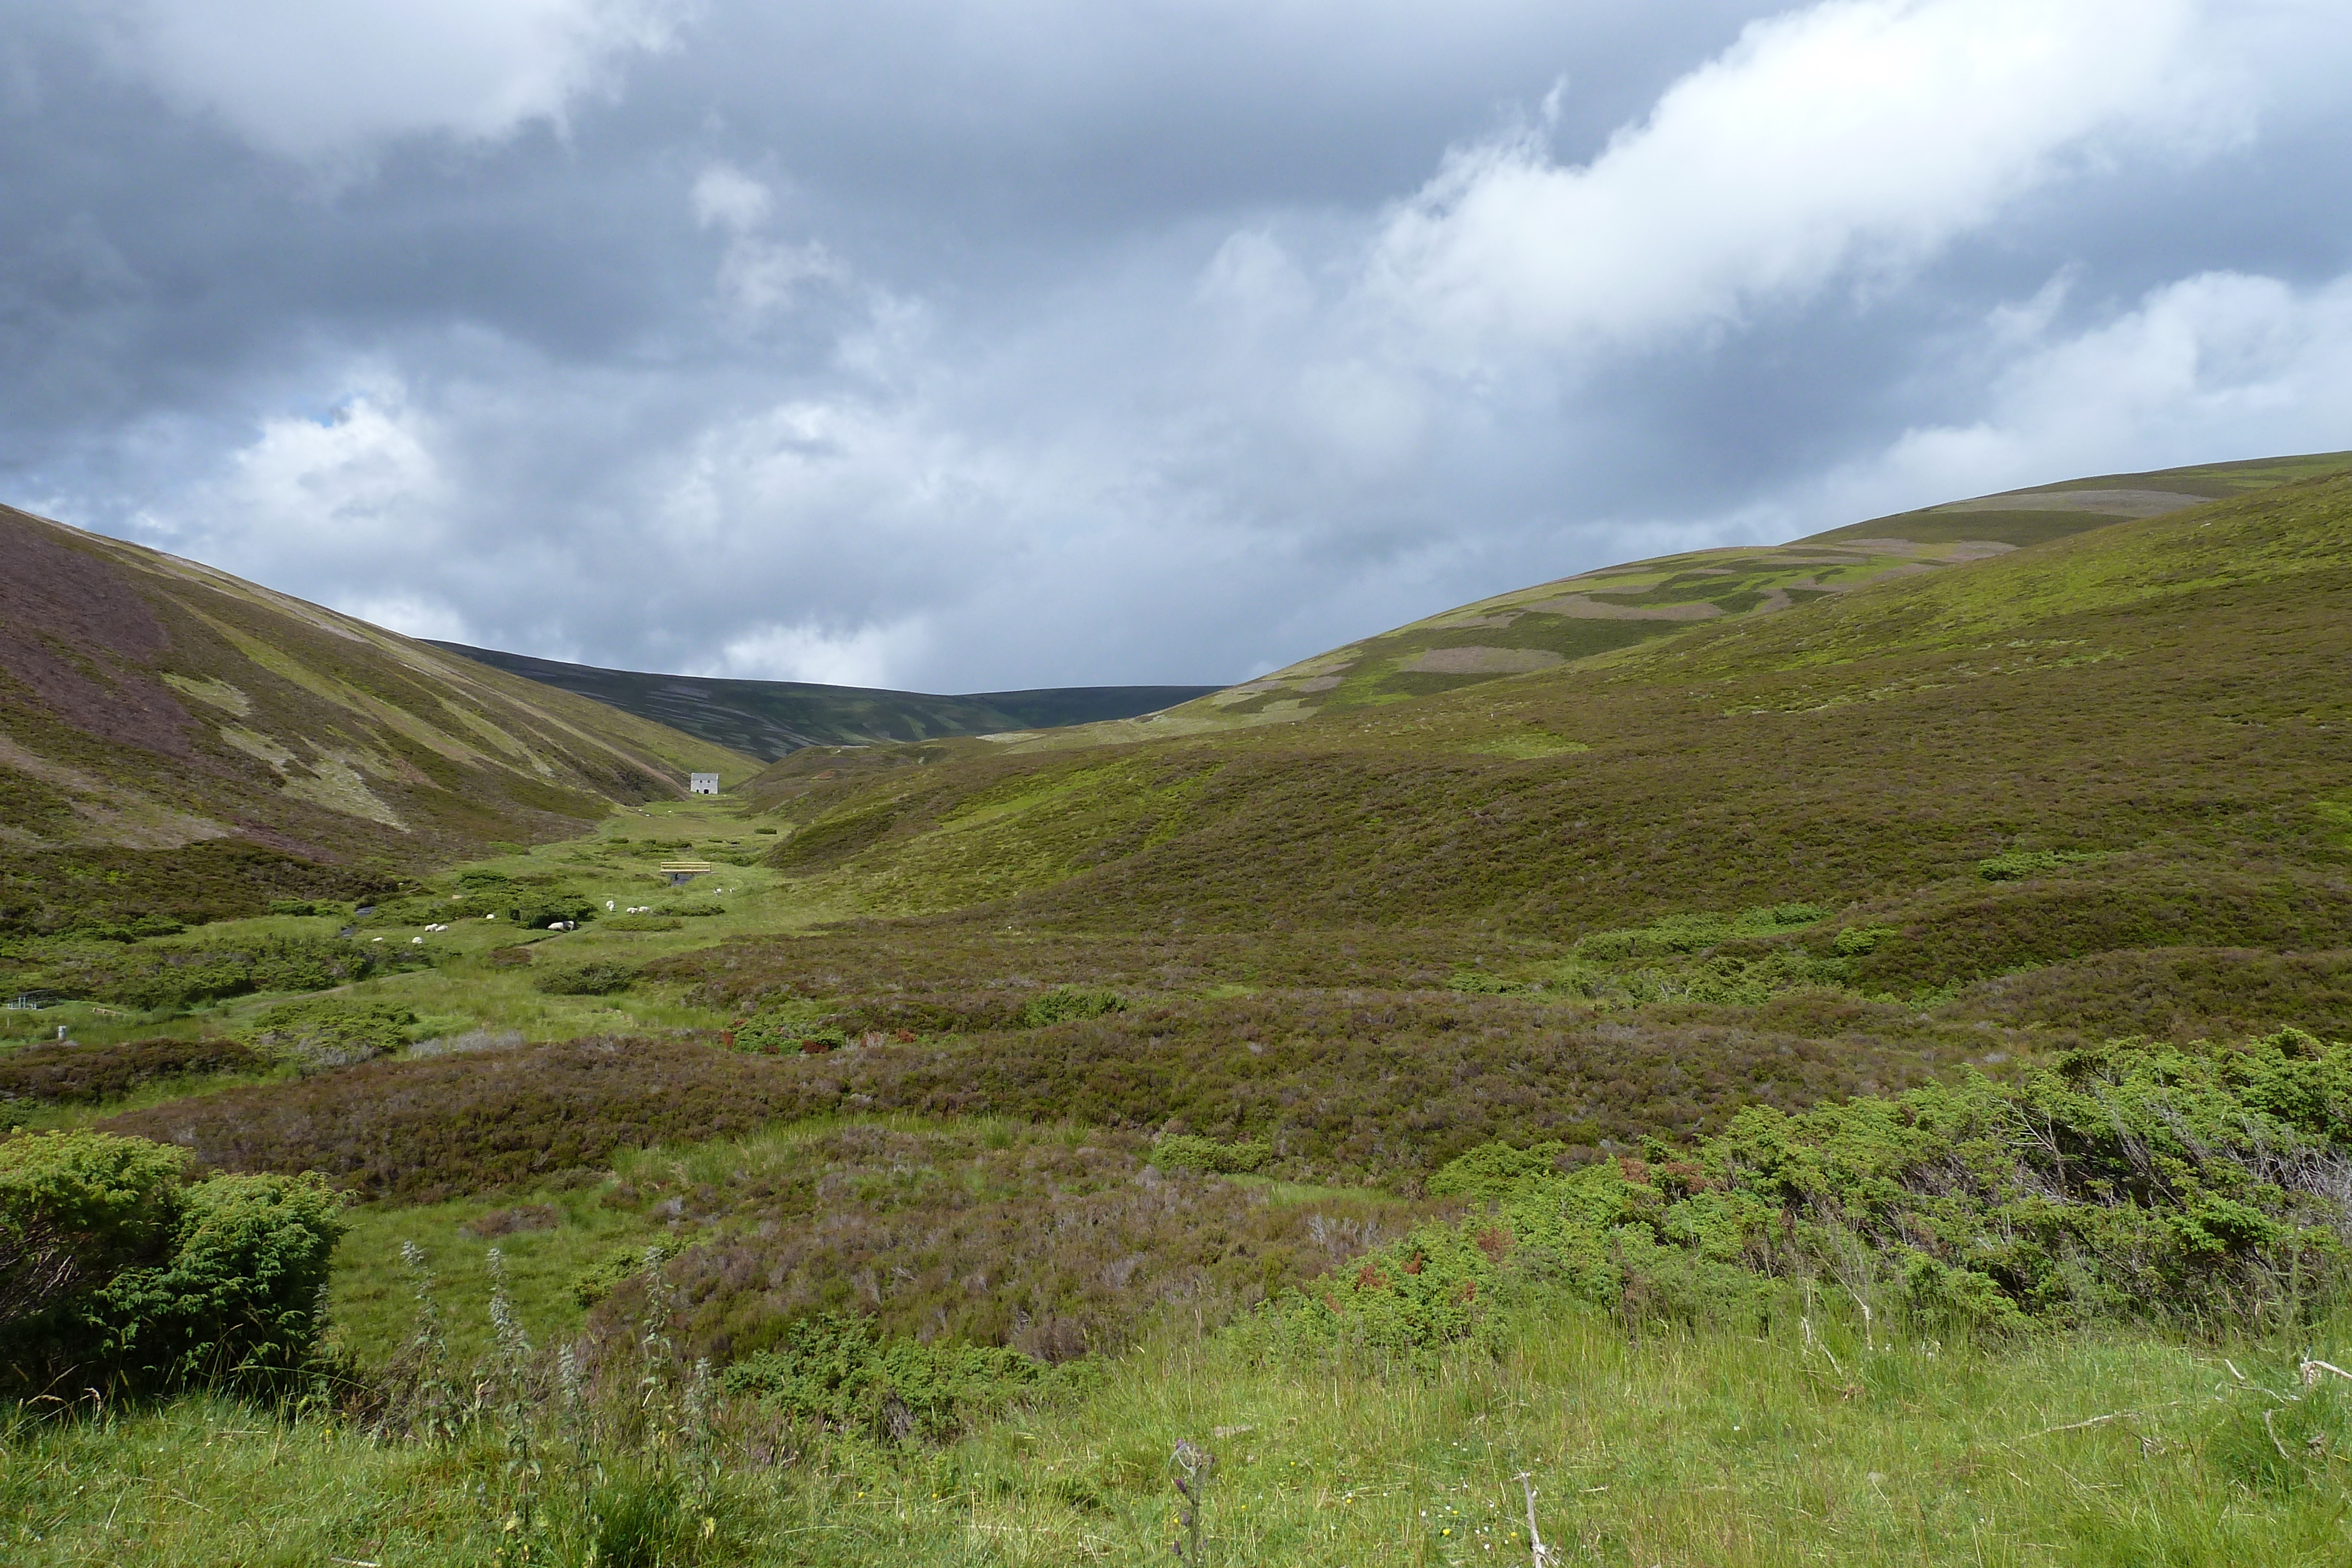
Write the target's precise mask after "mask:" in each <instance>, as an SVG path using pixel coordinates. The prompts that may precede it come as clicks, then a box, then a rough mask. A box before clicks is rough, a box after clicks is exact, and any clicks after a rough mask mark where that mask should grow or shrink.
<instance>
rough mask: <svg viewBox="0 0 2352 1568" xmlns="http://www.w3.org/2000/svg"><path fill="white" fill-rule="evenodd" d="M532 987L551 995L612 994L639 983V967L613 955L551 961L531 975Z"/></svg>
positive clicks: (600, 995) (582, 995) (591, 995)
mask: <svg viewBox="0 0 2352 1568" xmlns="http://www.w3.org/2000/svg"><path fill="white" fill-rule="evenodd" d="M530 983H531V988H532V989H534V990H537V991H540V992H542V993H544V994H545V995H548V996H551V997H609V996H614V995H617V994H618V993H620V992H622V991H625V990H627V989H628V988H630V987H631V986H634V985H635V984H636V983H637V968H636V966H635V965H634V964H624V963H620V962H618V961H617V960H614V959H611V958H597V959H592V960H590V961H589V962H587V963H584V964H565V965H561V966H557V965H549V966H546V967H541V968H540V969H539V970H538V971H537V972H536V973H534V974H533V975H532V976H531V979H530Z"/></svg>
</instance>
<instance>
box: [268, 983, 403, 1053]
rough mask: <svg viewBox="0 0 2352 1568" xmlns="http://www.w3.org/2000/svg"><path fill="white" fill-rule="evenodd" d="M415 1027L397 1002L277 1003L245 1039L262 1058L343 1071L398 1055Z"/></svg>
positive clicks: (318, 1000) (324, 999)
mask: <svg viewBox="0 0 2352 1568" xmlns="http://www.w3.org/2000/svg"><path fill="white" fill-rule="evenodd" d="M415 1022H416V1015H415V1013H414V1012H412V1011H410V1010H409V1009H406V1008H404V1007H401V1006H399V1005H398V1004H397V1003H394V1002H352V1001H344V1000H342V999H341V998H331V997H320V998H316V999H314V1000H310V1001H300V1002H280V1003H278V1006H276V1007H274V1008H271V1009H268V1011H266V1012H264V1013H263V1014H262V1015H261V1016H260V1017H259V1018H257V1019H254V1021H253V1024H252V1026H251V1030H250V1032H249V1034H248V1036H247V1038H248V1039H249V1040H251V1041H252V1044H253V1048H254V1050H256V1051H259V1052H260V1053H261V1054H263V1055H264V1056H268V1057H275V1058H277V1059H278V1060H281V1061H291V1062H294V1063H295V1064H296V1065H298V1066H300V1067H305V1068H328V1067H347V1066H349V1065H351V1064H352V1062H355V1061H367V1060H368V1059H369V1058H371V1057H376V1056H383V1055H384V1054H386V1053H388V1052H391V1051H398V1050H399V1049H400V1048H401V1047H402V1046H404V1045H406V1044H407V1043H408V1041H409V1038H410V1034H409V1030H410V1026H411V1025H413V1024H415Z"/></svg>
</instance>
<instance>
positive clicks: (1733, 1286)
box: [1278, 1030, 2352, 1349]
mask: <svg viewBox="0 0 2352 1568" xmlns="http://www.w3.org/2000/svg"><path fill="white" fill-rule="evenodd" d="M1652 1154H1653V1156H1654V1157H1652V1158H1651V1159H1649V1160H1637V1159H1633V1158H1630V1157H1628V1158H1622V1159H1619V1160H1611V1161H1602V1162H1598V1163H1594V1164H1591V1165H1588V1166H1584V1167H1582V1168H1580V1169H1578V1170H1576V1171H1574V1172H1572V1173H1570V1174H1568V1175H1565V1176H1561V1175H1555V1174H1551V1172H1550V1171H1549V1168H1548V1167H1549V1166H1550V1165H1551V1163H1552V1151H1549V1150H1543V1149H1528V1150H1507V1149H1494V1148H1487V1149H1480V1150H1476V1151H1473V1152H1472V1153H1470V1154H1469V1155H1465V1156H1463V1157H1462V1158H1461V1159H1459V1160H1456V1161H1454V1163H1452V1164H1450V1165H1448V1166H1446V1167H1445V1168H1444V1169H1443V1170H1441V1171H1440V1172H1439V1173H1438V1174H1437V1176H1435V1177H1433V1180H1432V1183H1431V1185H1432V1186H1433V1188H1438V1187H1444V1188H1446V1189H1448V1190H1453V1191H1457V1192H1460V1193H1462V1194H1464V1195H1465V1196H1474V1197H1484V1198H1488V1199H1492V1200H1494V1201H1496V1203H1497V1204H1498V1207H1497V1208H1496V1210H1495V1211H1494V1212H1492V1213H1488V1214H1483V1215H1481V1216H1479V1217H1477V1218H1473V1219H1470V1220H1467V1221H1465V1222H1464V1223H1462V1224H1461V1225H1458V1226H1452V1227H1431V1228H1423V1229H1421V1230H1418V1231H1416V1232H1415V1233H1414V1234H1413V1235H1412V1236H1411V1237H1408V1238H1407V1239H1404V1240H1402V1241H1400V1242H1397V1243H1395V1244H1393V1245H1392V1246H1391V1247H1389V1248H1388V1249H1384V1250H1383V1251H1381V1253H1378V1254H1376V1255H1374V1256H1373V1257H1372V1258H1370V1259H1368V1260H1365V1261H1364V1262H1363V1263H1362V1264H1361V1265H1360V1267H1359V1268H1358V1269H1357V1270H1356V1272H1355V1273H1354V1274H1353V1275H1351V1276H1346V1277H1343V1278H1340V1279H1338V1280H1336V1281H1333V1282H1332V1283H1331V1284H1330V1285H1329V1286H1328V1288H1325V1289H1323V1290H1321V1291H1319V1293H1318V1294H1316V1295H1311V1296H1300V1297H1294V1298H1291V1299H1290V1300H1289V1301H1287V1302H1286V1304H1285V1305H1284V1307H1283V1308H1282V1309H1281V1312H1280V1313H1279V1314H1278V1316H1279V1317H1280V1319H1281V1322H1282V1324H1283V1325H1284V1326H1285V1327H1286V1329H1288V1330H1290V1331H1292V1332H1303V1333H1310V1334H1315V1335H1322V1336H1325V1337H1328V1335H1330V1334H1334V1333H1339V1334H1346V1335H1352V1336H1354V1337H1356V1338H1359V1339H1361V1340H1363V1341H1365V1342H1367V1343H1383V1344H1387V1345H1389V1346H1391V1347H1392V1348H1400V1349H1412V1348H1416V1347H1426V1346H1428V1345H1430V1344H1433V1343H1441V1342H1443V1341H1444V1340H1446V1339H1449V1338H1455V1337H1459V1336H1460V1335H1461V1334H1463V1333H1467V1332H1469V1329H1470V1327H1471V1325H1472V1324H1473V1322H1475V1318H1476V1315H1477V1312H1479V1310H1480V1307H1479V1303H1481V1302H1482V1301H1493V1300H1495V1299H1496V1297H1497V1296H1498V1295H1505V1296H1507V1295H1509V1294H1510V1293H1512V1292H1514V1291H1528V1290H1531V1289H1559V1290H1564V1291H1568V1292H1569V1293H1570V1294H1572V1295H1575V1296H1578V1297H1580V1298H1582V1299H1584V1300H1587V1301H1593V1302H1596V1303H1599V1304H1602V1305H1606V1306H1612V1307H1618V1308H1622V1309H1624V1310H1626V1311H1629V1312H1634V1313H1636V1314H1664V1315H1669V1316H1682V1317H1690V1318H1696V1317H1731V1318H1740V1317H1748V1318H1753V1317H1756V1316H1759V1315H1766V1316H1769V1312H1770V1310H1771V1307H1772V1304H1773V1302H1774V1301H1776V1300H1777V1299H1779V1298H1780V1296H1781V1295H1782V1293H1783V1292H1784V1291H1785V1289H1787V1288H1789V1286H1790V1282H1791V1281H1805V1280H1811V1279H1815V1278H1822V1279H1825V1280H1827V1281H1833V1282H1834V1288H1836V1289H1839V1290H1842V1291H1854V1292H1856V1293H1861V1294H1866V1295H1875V1296H1877V1297H1878V1298H1879V1300H1880V1301H1882V1302H1884V1303H1886V1304H1889V1305H1893V1306H1896V1307H1899V1308H1901V1309H1903V1310H1906V1311H1907V1312H1910V1313H1912V1314H1914V1315H1915V1316H1916V1317H1919V1318H1921V1319H1924V1320H1927V1321H1928V1322H1936V1323H1940V1324H1947V1325H1953V1326H1958V1327H1962V1328H1969V1327H1978V1328H1982V1327H2023V1326H2025V1325H2027V1324H2029V1323H2059V1324H2077V1323H2084V1322H2104V1321H2117V1320H2133V1319H2147V1318H2158V1319H2162V1320H2166V1321H2170V1322H2198V1321H2200V1320H2221V1321H2242V1320H2244V1319H2247V1318H2256V1319H2259V1318H2262V1317H2264V1316H2273V1317H2276V1316H2279V1315H2281V1314H2284V1317H2286V1318H2289V1319H2291V1318H2292V1317H2294V1315H2295V1314H2297V1313H2299V1312H2303V1311H2305V1310H2307V1307H2308V1304H2309V1303H2310V1301H2312V1300H2314V1299H2315V1297H2316V1296H2317V1295H2318V1294H2319V1293H2320V1291H2321V1290H2322V1288H2323V1287H2326V1286H2328V1285H2331V1284H2335V1283H2340V1282H2341V1281H2342V1279H2343V1275H2344V1270H2345V1266H2346V1264H2347V1261H2352V1247H2348V1246H2347V1239H2352V1208H2347V1197H2352V1045H2342V1044H2338V1045H2334V1046H2324V1045H2322V1044H2321V1043H2320V1042H2319V1041H2318V1040H2315V1039H2313V1038H2312V1037H2311V1036H2309V1035H2305V1034H2302V1033H2300V1032H2298V1031H2293V1030H2289V1031H2284V1032H2282V1033H2280V1034H2277V1035H2274V1036H2272V1037H2270V1038H2268V1039H2265V1040H2256V1041H2252V1042H2249V1043H2248V1044H2246V1045H2244V1046H2242V1047H2236V1048H2224V1049H2219V1050H2215V1049H2210V1048H2209V1049H2200V1050H2179V1049H2174V1048H2169V1047H2153V1048H2151V1047H2147V1046H2142V1045H2138V1044H2135V1043H2129V1042H2126V1043H2123V1044H2118V1045H2115V1046H2112V1047H2108V1048H2105V1049H2102V1050H2096V1051H2079V1052H2073V1053H2069V1054H2067V1055H2065V1056H2063V1057H2062V1058H2061V1059H2060V1061H2058V1062H2057V1063H2056V1064H2055V1065H2054V1066H2053V1068H2051V1069H2050V1070H2048V1071H2038V1072H2034V1073H2032V1074H2030V1075H2028V1076H2027V1077H2026V1078H2025V1079H2024V1080H2023V1081H2022V1082H2021V1083H2019V1084H2018V1085H2016V1086H2015V1087H2011V1088H2004V1087H2002V1086H2000V1085H1997V1084H1994V1083H1992V1082H1990V1081H1988V1080H1986V1079H1984V1078H1983V1077H1981V1076H1979V1075H1976V1074H1967V1075H1965V1076H1964V1077H1963V1078H1962V1079H1961V1081H1959V1082H1956V1083H1949V1084H1934V1085H1930V1086H1928V1087H1926V1088H1922V1089H1917V1090H1914V1091H1912V1092H1909V1093H1906V1094H1903V1095H1899V1096H1895V1097H1894V1098H1892V1099H1881V1098H1863V1099H1856V1100H1852V1101H1848V1102H1846V1103H1843V1104H1840V1105H1833V1106H1824V1107H1821V1108H1818V1109H1816V1110H1813V1111H1811V1112H1807V1113H1803V1114H1801V1115H1795V1116H1790V1115H1786V1114H1783V1113H1780V1112H1777V1111H1773V1110H1770V1109H1768V1108H1765V1107H1761V1106H1759V1107H1754V1108H1751V1109H1749V1110H1748V1111H1744V1112H1742V1113H1740V1114H1739V1115H1738V1116H1737V1117H1735V1118H1734V1119H1733V1121H1732V1123H1731V1124H1730V1126H1729V1127H1727V1129H1726V1130H1725V1131H1724V1132H1723V1133H1722V1134H1719V1135H1717V1136H1716V1137H1712V1138H1708V1139H1706V1140H1705V1141H1704V1142H1702V1143H1701V1144H1700V1145H1698V1146H1697V1147H1696V1149H1695V1150H1694V1151H1692V1152H1691V1153H1690V1154H1688V1155H1686V1156H1683V1157H1675V1155H1674V1153H1673V1151H1671V1150H1667V1149H1664V1148H1662V1147H1654V1149H1653V1151H1652Z"/></svg>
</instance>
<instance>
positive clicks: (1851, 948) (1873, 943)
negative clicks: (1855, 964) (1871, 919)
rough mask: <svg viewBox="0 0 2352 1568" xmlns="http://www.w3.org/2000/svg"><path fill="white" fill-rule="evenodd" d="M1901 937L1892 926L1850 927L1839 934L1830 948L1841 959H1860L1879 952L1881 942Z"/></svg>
mask: <svg viewBox="0 0 2352 1568" xmlns="http://www.w3.org/2000/svg"><path fill="white" fill-rule="evenodd" d="M1900 935H1901V933H1900V932H1898V931H1896V930H1895V927H1894V926H1892V925H1849V926H1847V927H1846V928H1845V929H1844V930H1843V931H1841V932H1839V933H1838V934H1837V936H1836V938H1835V940H1833V941H1832V943H1831V944H1830V947H1831V950H1832V952H1834V953H1836V954H1837V956H1839V957H1841V958H1859V957H1860V956H1863V955H1864V953H1875V952H1877V951H1878V945H1879V944H1880V943H1881V942H1884V941H1885V940H1886V939H1887V938H1888V937H1890V936H1900Z"/></svg>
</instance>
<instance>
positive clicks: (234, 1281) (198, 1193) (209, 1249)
mask: <svg viewBox="0 0 2352 1568" xmlns="http://www.w3.org/2000/svg"><path fill="white" fill-rule="evenodd" d="M189 1163H190V1161H189V1156H188V1155H187V1153H186V1152H185V1151H184V1150H181V1149H176V1148H172V1147H169V1146H167V1145H157V1144H151V1143H148V1142H146V1141H145V1140H143V1139H139V1138H125V1137H117V1136H113V1135H111V1134H103V1133H55V1134H36V1135H31V1136H24V1137H17V1138H14V1139H11V1140H9V1141H7V1142H5V1143H0V1386H5V1387H8V1388H10V1389H12V1391H13V1392H14V1393H15V1394H16V1396H18V1397H25V1396H32V1395H37V1394H42V1393H47V1392H49V1391H51V1390H53V1389H56V1388H60V1387H63V1388H68V1389H71V1390H73V1391H75V1392H77V1393H78V1392H79V1390H80V1389H82V1388H84V1387H99V1388H103V1389H111V1390H115V1391H123V1392H141V1393H154V1392H168V1391H170V1390H173V1389H176V1388H182V1387H187V1386H191V1385H210V1386H227V1387H238V1388H248V1389H268V1388H273V1387H278V1386H282V1385H284V1383H285V1382H286V1380H287V1379H289V1378H290V1377H292V1376H295V1375H299V1373H300V1372H301V1371H302V1370H303V1369H304V1368H305V1367H306V1366H307V1365H308V1364H310V1358H311V1355H312V1353H313V1351H314V1349H315V1348H316V1345H317V1343H318V1338H319V1334H320V1331H321V1329H322V1328H323V1327H324V1323H323V1322H322V1321H321V1316H320V1303H321V1301H322V1300H323V1292H324V1289H325V1286H326V1281H327V1270H328V1263H329V1260H330V1259H331V1256H332V1254H333V1251H334V1247H335V1243H336V1241H337V1239H339V1238H340V1237H341V1234H342V1220H341V1207H342V1199H341V1197H340V1196H339V1195H337V1194H336V1193H334V1192H332V1191H331V1190H329V1188H328V1187H327V1186H326V1184H325V1183H324V1182H323V1181H322V1180H321V1179H320V1178H319V1177H318V1176H299V1177H286V1176H214V1177H211V1178H210V1179H208V1180H205V1181H202V1182H198V1183H196V1184H194V1186H189V1185H186V1182H185V1176H186V1171H187V1167H188V1166H189Z"/></svg>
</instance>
